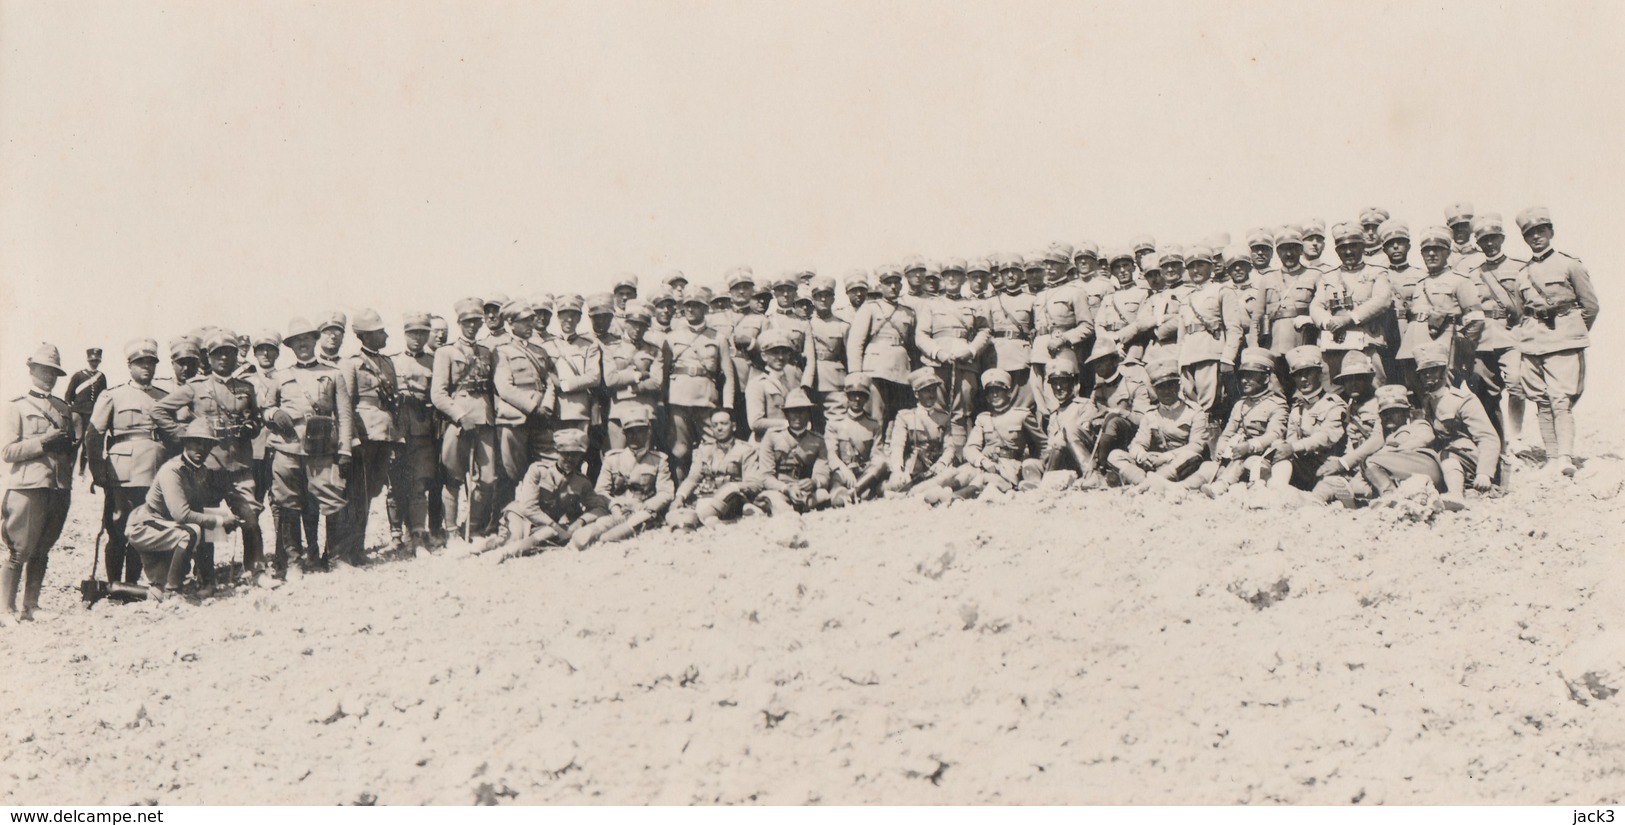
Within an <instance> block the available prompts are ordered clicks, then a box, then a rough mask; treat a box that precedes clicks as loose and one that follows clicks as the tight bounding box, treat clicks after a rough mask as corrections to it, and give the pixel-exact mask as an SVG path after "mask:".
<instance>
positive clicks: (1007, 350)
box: [982, 291, 1033, 372]
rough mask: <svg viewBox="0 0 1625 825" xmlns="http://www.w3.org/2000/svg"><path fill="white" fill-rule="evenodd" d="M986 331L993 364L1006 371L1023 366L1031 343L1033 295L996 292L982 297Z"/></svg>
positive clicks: (1030, 351) (1022, 367)
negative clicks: (986, 325) (990, 343)
mask: <svg viewBox="0 0 1625 825" xmlns="http://www.w3.org/2000/svg"><path fill="white" fill-rule="evenodd" d="M982 307H983V312H984V313H985V314H986V316H987V322H988V334H989V335H990V336H991V337H992V339H993V366H995V367H998V368H999V369H1001V370H1005V371H1006V372H1009V371H1013V370H1024V369H1026V368H1027V366H1028V364H1027V359H1028V356H1029V355H1030V354H1031V353H1032V349H1033V345H1032V340H1033V296H1031V295H1027V294H1017V295H1011V294H1010V293H1008V292H1002V291H1001V292H999V293H997V294H995V295H989V296H988V297H986V298H984V299H982Z"/></svg>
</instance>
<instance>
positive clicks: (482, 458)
mask: <svg viewBox="0 0 1625 825" xmlns="http://www.w3.org/2000/svg"><path fill="white" fill-rule="evenodd" d="M495 430H496V428H495V427H491V426H480V427H473V428H471V429H468V430H464V429H462V428H459V427H456V426H453V427H448V428H447V429H446V437H445V439H444V440H443V441H442V442H441V444H440V466H441V467H443V468H444V469H445V473H446V487H445V497H444V499H443V501H444V506H445V510H446V514H447V515H454V514H456V512H457V494H458V492H459V491H460V490H462V489H463V488H464V487H467V488H469V489H468V501H467V502H466V504H465V506H466V507H467V511H466V512H465V513H464V519H463V529H464V530H466V531H467V532H468V534H469V535H471V536H474V535H479V536H483V535H485V534H486V533H488V532H490V531H491V529H492V528H494V527H495V520H496V517H497V513H499V512H501V511H500V510H497V509H494V508H493V507H491V496H492V493H493V491H494V489H495V487H496V477H497V468H496V464H497V461H496V458H497V457H496V432H495Z"/></svg>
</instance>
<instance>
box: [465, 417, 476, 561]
mask: <svg viewBox="0 0 1625 825" xmlns="http://www.w3.org/2000/svg"><path fill="white" fill-rule="evenodd" d="M463 507H464V509H466V510H467V511H468V514H467V516H465V517H464V518H463V541H466V542H468V543H470V544H472V543H473V542H474V442H473V441H470V442H468V460H467V461H465V462H464V463H463Z"/></svg>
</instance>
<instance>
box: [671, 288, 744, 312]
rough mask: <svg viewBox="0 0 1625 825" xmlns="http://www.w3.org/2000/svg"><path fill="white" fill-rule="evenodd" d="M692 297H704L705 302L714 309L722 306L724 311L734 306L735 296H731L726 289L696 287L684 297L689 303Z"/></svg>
mask: <svg viewBox="0 0 1625 825" xmlns="http://www.w3.org/2000/svg"><path fill="white" fill-rule="evenodd" d="M690 295H692V296H694V297H704V298H705V302H706V303H707V304H709V305H711V306H712V307H719V306H720V307H721V308H723V309H728V308H729V307H732V306H733V305H734V299H733V296H732V295H729V294H728V291H727V290H725V289H716V290H713V289H712V288H710V287H708V286H699V287H695V288H693V289H691V290H689V291H688V294H687V295H685V296H684V297H683V300H684V302H687V301H688V298H689V296H690Z"/></svg>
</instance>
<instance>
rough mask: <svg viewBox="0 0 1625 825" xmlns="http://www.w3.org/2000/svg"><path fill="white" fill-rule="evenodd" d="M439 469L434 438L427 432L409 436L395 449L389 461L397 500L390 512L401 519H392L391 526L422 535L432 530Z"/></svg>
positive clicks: (394, 495) (391, 488)
mask: <svg viewBox="0 0 1625 825" xmlns="http://www.w3.org/2000/svg"><path fill="white" fill-rule="evenodd" d="M439 470H440V465H439V462H438V461H437V460H436V458H435V449H434V442H433V441H431V440H429V438H428V437H427V436H408V437H407V439H406V441H405V442H404V443H403V444H401V445H400V448H399V449H398V450H396V451H395V456H394V460H392V461H391V462H390V464H389V488H390V495H391V496H392V497H393V498H394V501H395V506H394V508H393V510H392V511H391V512H392V514H393V517H394V519H396V520H398V521H396V520H392V521H391V522H390V527H391V529H395V528H397V527H399V528H403V529H405V530H406V531H407V532H408V533H409V534H410V535H412V536H416V537H418V538H420V539H421V538H422V537H423V536H424V535H426V534H427V533H428V532H429V530H430V529H431V524H430V520H429V505H430V504H431V503H437V499H438V498H439V491H438V490H434V489H432V484H433V482H434V480H435V476H436V475H437V474H438V473H439Z"/></svg>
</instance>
